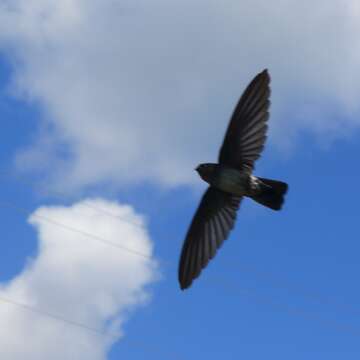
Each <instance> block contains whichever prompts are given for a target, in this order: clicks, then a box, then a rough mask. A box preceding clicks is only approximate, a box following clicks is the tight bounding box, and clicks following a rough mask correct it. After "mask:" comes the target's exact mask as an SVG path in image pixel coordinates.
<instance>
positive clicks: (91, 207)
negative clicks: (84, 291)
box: [0, 171, 139, 226]
mask: <svg viewBox="0 0 360 360" xmlns="http://www.w3.org/2000/svg"><path fill="white" fill-rule="evenodd" d="M8 175H9V173H8V172H5V171H0V176H8ZM12 179H15V180H16V181H17V182H19V183H21V184H25V185H33V183H32V182H31V181H27V180H24V179H19V178H14V177H12ZM51 192H52V193H53V194H54V195H55V196H59V197H61V196H64V195H66V193H65V192H64V191H59V190H54V189H52V190H51ZM81 205H82V206H84V207H87V208H88V209H92V210H95V211H97V212H99V213H102V214H104V215H107V216H110V217H112V218H115V219H120V220H122V221H124V222H128V223H129V224H133V225H136V226H139V224H138V223H136V222H135V221H131V220H129V219H126V218H124V217H123V216H120V215H118V214H114V213H112V212H110V211H107V210H105V209H103V208H100V207H98V206H94V205H93V204H91V203H90V202H89V201H87V200H85V201H82V203H81Z"/></svg>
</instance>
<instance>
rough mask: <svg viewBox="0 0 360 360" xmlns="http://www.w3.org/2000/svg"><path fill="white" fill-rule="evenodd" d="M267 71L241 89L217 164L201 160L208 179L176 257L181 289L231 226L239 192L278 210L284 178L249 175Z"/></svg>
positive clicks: (258, 141)
mask: <svg viewBox="0 0 360 360" xmlns="http://www.w3.org/2000/svg"><path fill="white" fill-rule="evenodd" d="M269 84H270V77H269V74H268V72H267V70H266V69H265V70H264V71H262V72H261V73H260V74H258V75H256V76H255V78H254V79H253V80H252V81H251V83H250V84H249V85H248V87H247V88H246V90H245V91H244V93H243V94H242V96H241V98H240V100H239V102H238V104H237V105H236V107H235V110H234V113H233V115H232V117H231V119H230V123H229V126H228V129H227V132H226V135H225V139H224V142H223V144H222V146H221V149H220V154H219V160H218V161H219V163H218V164H212V163H207V164H200V165H199V166H198V167H197V169H196V170H197V171H198V173H199V175H200V176H201V178H202V179H203V180H204V181H206V182H207V183H209V185H210V186H209V188H208V189H207V190H206V192H205V194H204V195H203V197H202V199H201V202H200V205H199V207H198V209H197V211H196V213H195V215H194V218H193V220H192V223H191V225H190V228H189V230H188V233H187V235H186V238H185V242H184V245H183V248H182V252H181V258H180V263H179V282H180V287H181V289H186V288H188V287H189V286H190V285H191V283H192V281H193V280H194V279H195V278H197V277H198V276H199V275H200V272H201V270H202V269H203V268H204V267H205V266H206V265H207V264H208V262H209V261H210V259H212V258H213V257H214V256H215V254H216V251H217V249H218V248H219V247H220V246H221V245H222V243H223V242H224V240H225V239H227V237H228V235H229V233H230V231H231V229H232V228H233V227H234V224H235V220H236V214H237V210H238V209H239V205H240V202H241V200H242V198H243V197H244V196H247V197H251V198H252V199H253V200H255V201H257V202H258V203H260V204H262V205H264V206H267V207H269V208H271V209H273V210H280V209H281V207H282V204H283V202H284V195H285V193H286V191H287V188H288V186H287V184H286V183H284V182H281V181H277V180H269V179H264V178H259V177H256V176H254V175H252V171H253V169H254V162H255V161H256V160H257V159H258V158H259V157H260V154H261V152H262V150H263V148H264V143H265V140H266V131H267V127H268V126H267V120H268V119H269V107H270V100H269V97H270V87H269Z"/></svg>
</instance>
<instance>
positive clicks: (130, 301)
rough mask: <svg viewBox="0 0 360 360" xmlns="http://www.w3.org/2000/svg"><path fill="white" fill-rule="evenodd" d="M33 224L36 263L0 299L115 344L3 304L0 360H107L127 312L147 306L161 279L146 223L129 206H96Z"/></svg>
mask: <svg viewBox="0 0 360 360" xmlns="http://www.w3.org/2000/svg"><path fill="white" fill-rule="evenodd" d="M94 208H101V209H102V210H103V212H99V211H96V210H94ZM104 212H108V213H111V214H113V215H115V216H108V215H106V214H105V213H104ZM48 218H50V219H53V220H55V221H56V222H58V223H63V224H66V225H67V226H71V227H73V228H77V229H80V230H81V229H82V230H84V231H86V232H90V233H92V234H93V235H97V236H100V237H103V238H104V239H106V240H108V241H110V242H112V243H114V244H117V245H119V246H123V247H126V248H129V249H132V250H136V251H138V252H141V253H142V254H144V255H146V256H147V257H148V259H146V258H144V257H141V256H136V255H133V254H130V253H129V252H126V251H122V250H121V249H117V248H115V247H111V246H108V245H106V244H103V243H101V242H98V241H95V240H94V239H91V238H89V237H86V236H82V235H81V234H79V233H77V232H74V231H69V230H68V229H64V228H62V227H57V226H54V224H51V223H49V222H48V221H46V220H45V219H48ZM29 222H30V224H32V225H33V226H34V227H35V228H36V230H37V232H38V237H39V245H38V249H39V250H38V255H37V256H36V258H34V259H32V260H31V261H30V262H29V263H28V265H27V266H26V268H25V269H24V271H23V272H22V273H21V274H19V275H18V276H17V277H16V278H14V279H13V280H11V281H10V282H9V283H6V284H2V285H1V287H0V296H1V298H5V299H10V300H14V301H16V302H18V303H20V304H26V305H29V306H31V307H33V308H35V309H39V310H40V311H42V312H45V313H50V314H53V315H56V316H58V317H60V318H64V319H67V320H71V321H73V322H75V323H78V324H83V325H85V326H87V327H89V328H93V329H99V330H104V332H105V333H106V332H108V333H111V336H105V335H103V334H99V333H96V332H92V331H87V330H85V329H81V328H79V327H77V326H71V325H69V324H68V323H66V322H62V321H56V320H54V319H51V318H49V317H47V316H41V315H39V314H35V313H33V312H31V311H26V310H25V309H23V308H21V307H18V306H14V305H13V304H10V303H8V304H6V303H2V305H1V307H0V321H1V323H2V324H6V326H2V327H1V329H0V348H1V357H2V358H3V359H12V360H18V359H19V360H20V359H21V360H22V359H24V358H26V359H29V360H32V359H34V360H35V359H36V360H38V359H50V358H51V359H54V360H57V359H59V360H63V359H86V360H88V359H90V360H103V359H104V358H105V357H106V353H107V351H108V350H109V348H110V347H111V345H112V344H113V343H114V342H115V341H116V340H117V339H119V338H120V337H121V336H122V335H123V325H124V321H125V320H126V318H127V317H128V316H129V312H130V311H132V310H133V309H134V308H136V307H137V306H139V305H140V304H144V303H145V302H147V301H148V300H149V291H148V290H147V289H146V285H148V284H151V283H152V282H153V281H155V279H156V278H157V277H158V275H157V267H156V262H155V260H153V258H152V251H153V249H152V242H151V240H150V238H149V235H148V233H147V231H146V227H145V225H144V221H143V218H142V217H141V216H140V215H138V214H137V213H135V212H134V210H133V209H132V208H131V207H130V206H126V205H120V204H118V203H115V202H108V201H105V200H101V199H96V200H86V201H83V202H79V203H76V204H74V205H73V206H71V207H42V208H39V209H38V210H36V211H35V212H34V213H33V214H32V215H31V216H30V218H29ZM114 334H118V335H117V336H116V335H114Z"/></svg>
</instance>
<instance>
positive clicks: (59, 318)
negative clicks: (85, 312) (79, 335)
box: [0, 296, 119, 337]
mask: <svg viewBox="0 0 360 360" xmlns="http://www.w3.org/2000/svg"><path fill="white" fill-rule="evenodd" d="M0 301H1V302H3V303H7V304H11V305H14V306H17V307H19V308H22V309H23V310H26V311H30V312H32V313H34V314H37V315H41V316H44V317H47V318H50V319H53V320H56V321H60V322H63V323H65V324H68V325H71V326H76V327H79V328H82V329H85V330H88V331H91V332H93V333H97V334H101V335H111V336H116V337H117V336H119V334H116V333H111V332H108V331H106V330H103V329H98V328H94V327H90V326H88V325H85V324H82V323H79V322H76V321H73V320H69V319H66V318H64V317H62V316H59V315H55V314H53V313H50V312H47V311H44V310H40V309H38V308H36V307H34V306H30V305H27V304H23V303H20V302H18V301H15V300H12V299H9V298H6V297H3V296H0Z"/></svg>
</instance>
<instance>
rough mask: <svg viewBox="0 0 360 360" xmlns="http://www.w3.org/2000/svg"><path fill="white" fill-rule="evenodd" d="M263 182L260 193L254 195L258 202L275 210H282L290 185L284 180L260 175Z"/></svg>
mask: <svg viewBox="0 0 360 360" xmlns="http://www.w3.org/2000/svg"><path fill="white" fill-rule="evenodd" d="M258 179H259V180H260V181H261V182H262V184H260V190H259V193H258V194H257V195H255V196H253V197H252V199H254V200H255V201H256V202H258V203H260V204H261V205H264V206H266V207H268V208H270V209H273V210H280V209H281V207H282V205H283V203H284V196H285V194H286V192H287V190H288V185H287V184H286V183H284V182H282V181H277V180H270V179H264V178H260V177H258Z"/></svg>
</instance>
